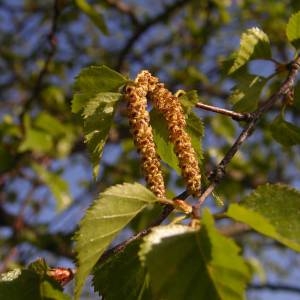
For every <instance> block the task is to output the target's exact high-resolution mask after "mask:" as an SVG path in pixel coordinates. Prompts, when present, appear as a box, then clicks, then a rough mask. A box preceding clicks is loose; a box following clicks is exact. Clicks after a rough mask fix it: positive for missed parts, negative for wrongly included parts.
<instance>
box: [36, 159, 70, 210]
mask: <svg viewBox="0 0 300 300" xmlns="http://www.w3.org/2000/svg"><path fill="white" fill-rule="evenodd" d="M32 168H33V170H34V171H35V172H36V173H37V174H38V175H39V178H40V179H41V180H42V181H43V182H44V183H45V184H46V185H47V186H48V187H49V189H50V191H51V193H52V194H53V196H54V197H55V199H56V202H57V205H56V207H57V211H58V212H61V211H62V210H65V209H66V208H67V207H68V206H69V205H70V204H71V202H72V198H71V195H70V190H69V185H68V183H67V182H66V181H65V180H64V179H62V178H61V176H59V175H57V174H55V173H52V172H49V171H47V170H46V169H45V168H43V167H41V166H40V165H38V164H34V165H33V166H32Z"/></svg>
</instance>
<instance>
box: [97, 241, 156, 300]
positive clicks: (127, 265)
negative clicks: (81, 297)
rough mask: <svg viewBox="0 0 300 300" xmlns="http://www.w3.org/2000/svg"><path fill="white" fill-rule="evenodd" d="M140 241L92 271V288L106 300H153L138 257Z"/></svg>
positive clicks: (144, 271)
mask: <svg viewBox="0 0 300 300" xmlns="http://www.w3.org/2000/svg"><path fill="white" fill-rule="evenodd" d="M139 247H140V241H135V242H133V243H130V244H129V245H128V246H127V247H126V248H125V250H123V251H122V252H119V253H118V254H116V255H114V256H112V257H111V258H109V259H108V260H107V261H106V262H105V263H104V264H101V265H100V266H98V267H96V269H95V271H94V278H93V286H94V289H95V291H97V292H99V294H100V295H102V296H103V297H104V298H105V299H107V300H119V299H122V300H132V299H137V300H138V299H139V300H146V299H149V300H151V299H153V298H152V297H151V294H150V290H149V282H148V279H147V276H146V275H147V273H146V270H145V268H144V267H142V265H141V262H140V260H139V257H138V251H139Z"/></svg>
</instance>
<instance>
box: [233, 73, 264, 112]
mask: <svg viewBox="0 0 300 300" xmlns="http://www.w3.org/2000/svg"><path fill="white" fill-rule="evenodd" d="M266 82H267V80H266V79H264V78H261V77H260V76H251V75H250V76H247V75H245V76H243V77H241V78H240V79H239V82H238V84H237V86H236V87H235V88H234V90H233V92H232V94H231V95H230V98H229V101H230V102H232V103H234V106H233V110H234V111H238V112H251V111H254V110H255V109H256V108H257V105H258V100H259V97H260V94H261V91H262V89H263V87H264V86H265V84H266Z"/></svg>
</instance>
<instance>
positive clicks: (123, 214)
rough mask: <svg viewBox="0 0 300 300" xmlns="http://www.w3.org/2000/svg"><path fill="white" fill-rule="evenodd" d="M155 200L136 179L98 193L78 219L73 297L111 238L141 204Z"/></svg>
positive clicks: (141, 207) (134, 214) (77, 296)
mask: <svg viewBox="0 0 300 300" xmlns="http://www.w3.org/2000/svg"><path fill="white" fill-rule="evenodd" d="M156 201H157V198H156V197H155V196H154V194H152V192H150V191H149V190H148V189H146V188H145V187H143V186H142V185H140V184H137V183H134V184H129V183H126V184H123V185H117V186H113V187H110V188H108V189H107V190H106V191H105V192H103V193H101V194H100V196H99V198H98V199H96V201H95V202H94V204H93V205H92V206H91V208H89V210H88V211H87V212H86V214H85V216H84V218H83V219H82V221H81V222H80V226H79V231H78V232H77V234H76V238H75V239H76V247H75V250H76V252H77V259H78V271H77V273H76V288H75V290H76V291H75V295H76V299H79V297H80V293H81V289H82V286H83V284H84V281H85V279H86V277H87V276H88V275H89V272H90V271H91V269H92V268H93V267H94V265H95V264H96V262H97V261H98V259H99V258H100V256H101V254H102V253H103V252H104V250H105V249H106V248H107V246H108V245H109V244H110V243H111V241H112V240H113V239H114V238H115V237H116V236H117V235H118V233H120V232H121V230H122V229H123V228H124V227H125V226H126V225H127V224H128V223H129V222H130V221H131V220H132V219H133V218H134V217H135V216H136V215H137V214H138V213H139V212H140V211H141V210H142V209H143V208H145V207H146V206H147V205H148V204H151V203H154V202H156Z"/></svg>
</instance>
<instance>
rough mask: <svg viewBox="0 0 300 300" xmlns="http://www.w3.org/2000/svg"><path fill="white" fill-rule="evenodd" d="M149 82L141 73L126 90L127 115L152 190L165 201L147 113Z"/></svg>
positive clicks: (162, 180)
mask: <svg viewBox="0 0 300 300" xmlns="http://www.w3.org/2000/svg"><path fill="white" fill-rule="evenodd" d="M147 93H148V80H147V78H145V77H144V73H143V72H141V73H140V74H139V75H138V76H137V77H136V79H135V82H132V83H129V84H128V85H127V86H126V88H125V99H126V100H127V113H128V119H129V125H130V128H131V133H132V135H133V139H134V143H135V146H136V147H137V151H138V152H139V153H140V155H141V160H142V170H143V172H144V174H145V178H146V182H147V184H148V186H149V188H150V190H151V191H152V192H153V193H154V194H155V195H156V196H157V197H158V198H160V199H165V197H166V196H165V194H166V191H165V185H164V179H163V175H162V171H161V168H160V161H159V157H158V155H157V152H156V147H155V144H154V140H153V134H152V128H151V126H150V123H149V121H150V117H149V113H148V111H147V98H146V95H147Z"/></svg>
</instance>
